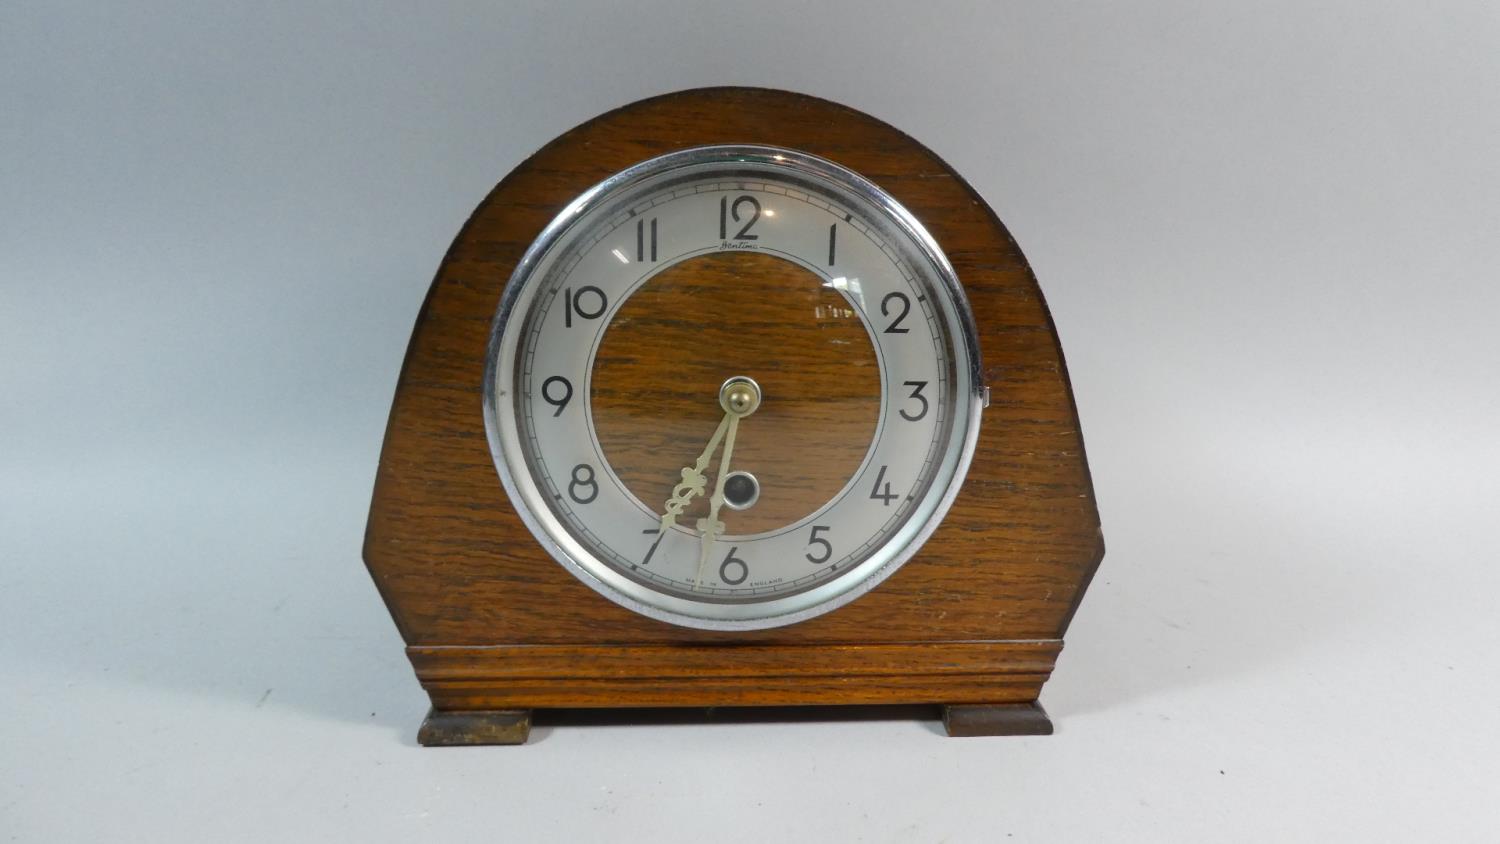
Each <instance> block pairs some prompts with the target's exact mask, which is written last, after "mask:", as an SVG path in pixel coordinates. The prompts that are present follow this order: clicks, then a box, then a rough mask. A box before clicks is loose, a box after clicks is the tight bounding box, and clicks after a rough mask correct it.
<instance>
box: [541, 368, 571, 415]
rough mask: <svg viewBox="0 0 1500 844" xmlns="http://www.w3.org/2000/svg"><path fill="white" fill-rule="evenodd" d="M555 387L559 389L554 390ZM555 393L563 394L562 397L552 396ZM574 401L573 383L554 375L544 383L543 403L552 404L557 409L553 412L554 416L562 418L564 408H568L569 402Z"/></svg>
mask: <svg viewBox="0 0 1500 844" xmlns="http://www.w3.org/2000/svg"><path fill="white" fill-rule="evenodd" d="M553 387H557V389H556V390H553V389H552V388H553ZM554 392H560V393H562V395H560V396H553V395H552V394H553V393H554ZM572 400H573V384H572V382H570V381H568V379H566V378H564V377H562V376H561V375H554V376H552V377H551V378H548V379H547V380H546V381H543V382H542V401H545V402H546V403H547V404H550V405H552V406H553V407H555V408H557V409H556V410H554V411H552V415H553V416H561V415H562V412H563V408H565V407H567V406H568V402H570V401H572Z"/></svg>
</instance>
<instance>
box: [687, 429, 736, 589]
mask: <svg viewBox="0 0 1500 844" xmlns="http://www.w3.org/2000/svg"><path fill="white" fill-rule="evenodd" d="M725 418H726V419H728V420H729V434H728V436H726V437H725V439H724V456H723V457H721V458H719V474H718V475H717V476H715V478H714V494H713V496H712V497H710V498H709V499H708V518H706V519H699V520H698V532H699V533H700V534H701V535H702V537H703V543H702V549H701V550H700V551H699V552H698V576H697V578H695V581H694V582H696V583H698V584H699V585H700V586H701V585H702V584H703V569H704V568H705V567H706V566H707V565H708V555H709V554H710V553H712V551H713V547H714V539H715V538H717V537H718V535H719V534H720V533H723V532H724V523H723V522H721V521H719V508H720V507H722V506H724V479H725V478H727V477H728V476H729V457H730V455H732V454H734V432H735V431H737V430H739V427H740V417H739V416H737V415H735V414H734V413H733V412H731V413H729V414H727V415H726V417H725Z"/></svg>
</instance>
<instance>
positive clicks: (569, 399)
mask: <svg viewBox="0 0 1500 844" xmlns="http://www.w3.org/2000/svg"><path fill="white" fill-rule="evenodd" d="M1098 525H1099V521H1098V515H1097V512H1096V510H1095V506H1094V499H1093V493H1092V489H1091V486H1090V482H1089V475H1088V468H1087V464H1086V462H1085V459H1084V453H1083V442H1082V439H1081V436H1080V433H1079V425H1078V421H1077V415H1076V412H1075V409H1074V406H1073V401H1072V396H1071V393H1070V390H1069V386H1068V383H1067V378H1066V374H1065V369H1064V367H1063V361H1062V355H1061V351H1060V348H1059V346H1058V343H1057V337H1056V333H1055V331H1054V329H1053V327H1052V324H1051V320H1050V317H1049V316H1048V313H1047V310H1046V307H1045V305H1044V303H1043V301H1042V296H1041V292H1040V290H1039V289H1038V287H1037V284H1036V280H1035V278H1034V277H1033V275H1032V273H1031V270H1030V268H1029V267H1028V265H1027V263H1026V261H1025V259H1024V258H1023V257H1022V255H1021V252H1020V250H1019V249H1018V248H1017V246H1016V244H1015V242H1014V241H1013V240H1012V239H1011V238H1010V236H1009V234H1008V233H1007V232H1006V231H1005V229H1004V228H1003V227H1002V226H1001V224H1000V222H999V221H998V220H997V219H996V218H995V216H994V214H993V212H991V211H990V209H989V208H988V206H986V205H985V204H984V202H983V201H982V200H981V199H980V198H979V197H978V196H977V195H976V194H975V193H974V191H973V190H972V189H971V188H970V187H969V186H968V185H967V184H966V183H965V182H964V181H963V180H962V179H961V178H959V177H958V176H957V175H956V174H955V173H954V172H953V171H952V170H951V169H949V168H948V166H947V165H945V164H944V163H943V162H942V161H941V160H939V159H938V158H937V157H936V156H935V155H933V153H931V152H930V151H928V150H927V149H925V148H924V147H922V146H920V145H919V144H917V143H916V142H915V141H913V140H912V139H910V138H908V137H907V136H905V135H903V134H901V133H900V132H898V131H896V130H895V129H893V128H891V127H890V126H887V125H886V124H884V123H881V122H879V121H877V120H875V119H874V118H871V117H869V116H867V115H864V114H861V113H859V112H856V111H853V110H851V109H848V108H845V107H843V106H839V105H835V104H833V103H829V102H826V101H823V100H818V99H814V98H811V97H806V96H801V95H797V94H791V93H786V92H781V91H770V90H763V89H749V88H715V89H702V90H694V91H685V92H681V93H677V94H671V95H667V96H663V97H658V98H655V99H651V100H646V101H643V102H639V103H635V104H633V105H629V106H626V107H624V108H621V109H618V110H616V111H613V112H610V113H608V114H605V115H603V116H601V117H598V118H596V119H594V120H591V121H589V122H588V123H585V124H583V125H582V126H580V127H578V128H576V129H574V130H572V131H570V132H568V133H567V134H564V135H563V136H561V137H559V138H558V139H556V140H554V141H553V142H551V143H550V144H548V145H547V146H546V147H544V148H543V149H542V150H541V151H539V152H538V153H536V154H535V155H533V156H532V157H531V158H529V159H528V160H527V161H525V162H524V163H523V164H521V165H520V166H519V167H517V168H516V169H515V170H514V171H513V172H512V173H511V174H510V175H509V176H507V177H506V178H505V179H504V180H503V181H502V182H501V183H500V184H499V185H498V186H497V187H495V188H494V190H493V191H492V192H491V193H490V194H489V196H488V197H487V198H486V199H485V200H484V202H483V203H481V205H480V206H479V208H478V209H477V210H476V211H475V212H474V214H473V216H472V217H471V218H470V220H469V221H468V223H467V225H465V226H464V227H463V229H462V231H460V232H459V234H458V237H457V239H456V240H455V241H454V243H453V245H452V247H451V249H450V250H449V252H448V255H447V256H446V257H445V258H444V260H443V262H442V264H441V266H440V267H439V268H438V272H437V276H436V278H435V279H434V281H433V283H432V287H431V290H430V291H429V293H428V296H427V301H426V302H425V304H424V305H423V307H422V312H421V315H420V316H419V318H418V320H417V326H416V329H415V332H414V334H413V336H412V339H411V344H410V346H409V348H408V352H407V357H406V361H405V364H404V366H403V368H402V372H401V377H400V382H399V384H398V386H397V390H396V398H395V402H394V405H393V407H392V410H391V417H390V423H389V428H388V431H387V434H386V441H385V447H384V450H383V451H382V454H381V460H380V467H379V471H378V476H377V480H376V487H375V496H374V502H373V505H372V508H371V514H370V522H369V529H368V534H367V537H366V543H365V560H366V562H367V564H368V566H369V569H370V572H371V574H372V575H373V576H374V579H375V582H376V584H377V586H378V587H379V589H380V592H381V594H382V596H383V597H384V598H385V601H386V603H387V605H388V606H389V608H390V610H391V612H392V615H393V616H394V617H395V620H396V623H397V626H398V627H399V628H400V631H401V634H402V636H403V637H404V639H405V641H406V643H407V653H408V655H409V657H410V659H411V661H412V663H413V665H414V666H415V668H416V672H417V676H418V677H419V679H420V680H421V682H422V685H423V687H424V688H425V689H426V690H427V692H428V694H429V695H430V696H431V699H432V704H433V710H432V713H431V714H430V715H429V717H428V719H427V721H426V722H425V723H424V725H423V727H422V729H421V731H420V733H419V737H420V739H421V741H422V742H423V743H424V744H483V743H492V744H504V743H519V742H522V741H524V740H525V737H526V734H527V731H528V729H529V724H530V715H531V712H532V711H533V710H536V709H552V708H566V709H573V708H601V707H608V708H621V709H628V708H639V707H709V706H767V705H772V706H787V705H806V706H819V705H822V706H827V705H838V704H932V705H936V706H941V707H943V715H944V722H945V723H946V724H947V727H948V730H949V732H950V733H951V734H955V735H976V734H1007V733H1044V732H1050V730H1051V724H1050V722H1049V721H1048V719H1047V716H1046V715H1045V713H1043V711H1042V710H1041V708H1040V706H1039V705H1038V704H1037V695H1038V693H1039V692H1040V690H1041V687H1042V684H1043V683H1044V682H1045V681H1046V679H1047V677H1048V675H1049V674H1050V672H1051V670H1052V667H1053V664H1054V660H1055V658H1056V657H1057V655H1058V652H1059V651H1060V649H1061V646H1062V641H1061V637H1062V634H1063V631H1064V630H1065V629H1066V627H1067V624H1068V621H1069V619H1070V617H1071V616H1072V613H1073V610H1074V608H1075V607H1076V606H1077V603H1078V601H1079V599H1080V598H1081V597H1082V594H1083V590H1084V588H1085V587H1086V586H1087V583H1088V580H1089V578H1090V577H1091V576H1092V574H1093V571H1094V569H1095V567H1096V566H1097V565H1098V562H1099V560H1100V559H1101V557H1102V555H1103V543H1102V539H1101V536H1100V532H1099V527H1098Z"/></svg>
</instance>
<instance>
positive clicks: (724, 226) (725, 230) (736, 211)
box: [719, 196, 760, 240]
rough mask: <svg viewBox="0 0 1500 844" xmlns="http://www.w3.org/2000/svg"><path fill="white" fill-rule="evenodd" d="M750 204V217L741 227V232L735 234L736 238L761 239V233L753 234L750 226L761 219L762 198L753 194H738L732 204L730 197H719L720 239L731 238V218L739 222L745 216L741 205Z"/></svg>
mask: <svg viewBox="0 0 1500 844" xmlns="http://www.w3.org/2000/svg"><path fill="white" fill-rule="evenodd" d="M742 205H749V206H750V219H749V220H748V221H747V222H746V223H745V225H744V226H743V227H741V228H740V230H739V233H738V234H736V235H735V236H734V239H735V240H759V239H760V235H758V234H751V233H750V227H751V226H753V225H755V221H756V220H759V219H760V200H758V199H756V198H755V197H753V196H737V197H735V198H734V204H732V205H731V204H730V202H729V197H727V196H725V197H721V198H720V199H719V239H720V240H728V239H729V221H730V220H731V219H733V220H734V222H736V223H738V222H739V221H740V220H741V219H743V217H741V216H740V206H742Z"/></svg>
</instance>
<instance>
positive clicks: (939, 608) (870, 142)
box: [364, 88, 1103, 646]
mask: <svg viewBox="0 0 1500 844" xmlns="http://www.w3.org/2000/svg"><path fill="white" fill-rule="evenodd" d="M731 143H745V144H769V145H778V146H784V147H791V148H794V149H799V150H802V151H805V152H809V153H812V154H814V155H818V156H821V157H823V158H827V159H830V160H832V161H834V162H837V163H839V164H842V165H844V166H845V167H848V168H850V169H852V170H854V171H856V172H858V173H860V174H862V175H864V176H865V177H867V178H869V179H871V180H872V181H874V182H875V183H876V184H878V185H879V186H880V187H882V188H884V189H885V190H886V191H887V192H889V193H890V194H891V195H892V196H894V197H895V198H896V199H897V200H898V201H900V202H901V203H902V204H903V205H905V206H906V208H907V209H909V210H910V211H911V212H912V213H913V214H914V215H915V216H916V217H917V218H918V219H920V220H921V221H922V222H923V224H924V225H925V226H926V227H927V228H928V230H929V231H930V232H931V233H932V234H933V236H934V238H935V239H936V240H937V242H938V243H939V244H940V245H941V247H942V248H943V250H944V251H945V252H946V253H947V255H948V258H949V259H950V261H951V262H952V263H953V266H954V268H955V269H956V270H957V273H958V276H959V279H960V280H961V281H962V282H963V285H964V288H965V290H966V292H967V294H968V296H969V299H970V302H971V304H972V306H973V309H974V313H975V319H976V322H977V324H978V327H979V334H980V348H981V354H982V358H983V364H984V376H985V382H986V383H987V384H988V385H989V386H990V388H991V391H992V403H991V406H990V407H989V408H987V409H986V410H985V411H984V415H983V421H982V427H981V434H980V441H979V445H978V449H977V451H976V453H975V457H974V462H973V465H972V467H971V469H970V471H969V474H968V478H967V480H966V482H965V483H964V486H963V489H962V491H961V492H960V494H959V497H958V499H957V501H956V502H955V504H954V506H953V508H952V509H951V510H950V512H949V514H948V516H947V517H946V519H945V520H944V522H943V525H942V526H941V527H940V528H939V529H938V531H937V533H936V534H935V535H934V536H933V537H932V539H930V540H929V541H928V543H927V544H926V545H925V546H924V547H923V549H922V551H921V552H920V553H918V554H917V556H916V557H914V558H913V559H912V560H911V561H910V562H908V563H907V564H906V565H905V566H904V567H903V568H902V569H901V570H900V571H898V572H896V573H895V574H894V575H893V576H892V577H891V578H890V579H889V580H887V581H886V582H885V583H883V584H882V585H880V586H879V587H878V588H876V589H875V590H873V591H872V592H870V593H869V594H867V595H865V596H863V597H861V598H859V599H858V600H856V601H854V602H853V603H851V604H849V605H848V606H845V607H843V608H841V609H839V610H837V611H835V612H832V613H829V614H827V615H824V616H820V617H818V618H815V619H812V620H810V621H806V622H803V623H800V624H796V625H792V626H790V627H785V628H778V629H773V630H768V631H759V632H756V633H714V632H707V631H699V630H690V629H686V628H679V627H674V626H671V625H668V624H665V623H663V622H659V621H655V620H652V619H649V618H645V617H643V616H639V615H636V614H634V613H632V612H630V611H629V610H627V609H625V608H623V607H620V606H617V605H615V604H614V603H612V602H610V601H608V600H606V599H605V598H603V597H602V596H600V595H597V594H595V593H594V592H593V591H592V590H590V589H589V588H587V587H586V586H585V585H584V584H582V583H580V582H578V581H577V580H576V579H575V578H574V577H573V575H572V574H570V573H569V572H567V571H566V570H565V569H564V568H563V567H562V566H561V565H559V564H558V563H557V562H556V561H554V560H553V559H552V558H551V557H550V556H548V554H547V553H546V551H544V550H543V549H542V548H541V547H540V546H539V545H538V544H537V543H536V541H535V540H534V539H533V537H532V536H531V534H530V533H529V532H528V531H527V529H526V527H525V526H524V525H523V524H522V522H521V520H520V519H519V517H518V516H517V515H516V514H515V512H514V510H513V509H512V507H511V505H510V502H509V501H508V500H507V498H506V495H505V491H504V489H503V488H502V487H501V485H500V481H499V478H498V477H497V475H496V472H495V468H494V464H493V462H492V460H491V458H490V454H489V449H488V445H487V442H486V438H485V432H484V423H483V418H482V414H481V400H480V394H481V384H482V377H483V371H484V357H485V352H486V343H487V341H488V335H489V328H490V321H491V319H492V317H493V316H494V313H495V309H496V307H497V305H498V303H499V301H500V296H501V291H502V289H503V288H504V286H505V283H506V281H507V279H508V278H509V276H510V274H511V271H512V270H513V269H514V268H515V265H516V263H517V262H518V261H519V259H520V258H521V255H522V254H523V253H524V252H525V250H526V248H527V246H529V245H530V243H531V242H532V240H534V239H535V238H536V236H537V235H538V234H539V233H540V232H541V231H542V229H543V228H544V227H545V226H546V225H547V223H548V222H549V221H550V220H551V219H552V218H553V217H554V216H555V215H556V214H557V213H558V212H559V211H560V210H561V209H562V208H563V207H564V206H565V205H566V204H567V203H568V202H569V201H570V200H572V199H573V198H575V197H576V196H577V195H578V194H580V193H582V192H583V191H584V190H586V189H587V188H589V187H591V186H592V185H594V184H596V183H598V182H599V181H601V180H603V179H604V178H606V177H608V176H610V175H611V174H613V173H616V172H618V171H620V170H623V169H625V168H626V167H629V166H630V165H632V164H636V163H638V162H640V161H643V160H645V159H648V158H652V157H654V156H657V155H661V154H663V153H666V152H670V151H672V150H677V149H685V148H688V147H694V146H702V145H707V144H731ZM1098 526H1099V519H1098V513H1097V510H1096V509H1095V504H1094V497H1093V489H1092V485H1091V483H1090V480H1089V474H1088V467H1087V464H1086V461H1085V458H1084V452H1083V441H1082V438H1081V435H1080V432H1079V424H1078V419H1077V415H1076V411H1075V409H1074V405H1073V399H1072V395H1071V391H1070V388H1069V384H1068V380H1067V374H1066V369H1065V367H1064V364H1063V359H1062V353H1061V350H1060V347H1059V345H1058V342H1057V336H1056V332H1055V330H1054V328H1053V325H1052V320H1051V317H1050V315H1049V314H1048V312H1047V308H1046V305H1045V303H1044V301H1043V299H1042V294H1041V291H1040V289H1039V288H1038V286H1037V283H1036V279H1035V278H1034V277H1033V275H1032V272H1031V269H1030V267H1029V266H1028V265H1027V263H1026V259H1025V258H1024V257H1023V256H1022V254H1021V251H1020V249H1019V247H1017V245H1016V243H1015V241H1014V240H1013V239H1012V238H1011V237H1010V235H1009V233H1008V232H1007V231H1006V230H1005V228H1004V226H1002V225H1001V223H1000V221H999V220H998V219H996V217H995V215H994V213H993V212H992V211H991V210H990V209H989V207H988V206H987V205H986V204H985V203H984V202H983V200H981V199H980V197H979V196H978V194H976V193H975V192H974V191H973V189H972V188H970V187H969V185H968V184H967V183H965V182H964V180H963V179H962V178H960V177H959V176H958V174H957V173H955V172H954V171H953V170H952V169H950V168H949V167H948V166H947V165H946V164H945V163H943V161H942V160H940V159H939V158H938V157H937V156H936V155H934V154H933V153H932V152H931V151H929V150H928V149H926V148H925V147H923V146H922V145H921V144H919V143H917V142H916V141H915V140H913V139H912V138H910V137H908V136H907V135H905V134H903V133H902V132H900V131H898V130H897V129H895V128H893V127H891V126H889V125H887V124H885V123H883V122H881V121H879V120H876V119H875V118H873V117H870V116H869V115H866V114H863V113H861V112H858V111H855V110H853V109H850V108H847V107H845V106H841V105H838V104H836V103H832V102H828V101H826V100H820V99H817V98H814V97H809V96H805V95H800V94H793V93H788V92H784V91H774V90H767V89H759V88H703V89H697V90H690V91H682V92H678V93H674V94H667V95H664V96H660V97H655V98H652V99H648V100H643V101H640V102H637V103H633V104H631V105H627V106H624V107H622V108H619V109H616V110H614V111H611V112H609V113H607V114H604V115H601V116H600V117H597V118H595V119H593V120H590V121H588V122H587V123H584V124H583V125H581V126H579V127H577V128H575V129H572V130H570V131H568V132H567V133H565V134H563V135H562V136H560V137H558V138H557V139H556V140H554V141H552V142H551V143H549V144H547V145H546V146H545V147H543V148H542V149H541V150H539V151H538V152H537V153H536V154H534V155H532V156H531V157H530V158H528V159H527V160H526V161H524V162H523V163H522V164H520V165H519V166H518V167H516V169H515V170H513V171H512V172H511V173H510V174H509V175H508V176H506V177H505V179H504V180H502V181H501V182H500V184H499V185H497V186H496V187H495V189H494V190H493V191H491V192H490V194H489V195H488V196H487V197H486V198H485V199H484V201H483V202H481V203H480V205H479V207H478V208H477V209H476V210H475V211H474V213H473V215H472V217H471V218H470V219H469V221H468V223H467V224H466V225H465V226H464V227H463V229H462V230H461V231H460V232H459V234H458V237H457V238H456V239H455V240H454V242H453V245H452V246H451V247H450V249H449V251H448V254H447V255H446V257H444V259H443V261H442V264H441V266H440V267H439V268H438V271H437V275H436V277H435V278H434V279H433V282H432V286H431V288H430V290H429V291H428V294H427V299H426V301H425V302H424V303H423V306H422V310H421V314H420V315H419V316H418V318H417V324H416V327H415V329H414V332H413V335H412V338H411V342H410V345H409V346H408V349H407V355H406V360H405V362H404V364H403V366H402V371H401V377H400V381H399V383H398V386H397V390H396V396H395V399H394V402H393V405H392V408H391V416H390V421H389V424H388V428H387V431H386V440H385V445H384V448H383V450H382V452H381V458H380V467H379V470H378V474H377V478H376V484H375V495H374V500H373V502H372V505H371V512H370V521H369V525H368V529H367V532H366V537H365V550H364V556H365V561H366V563H367V565H368V566H369V569H370V572H371V574H372V576H373V577H374V579H375V582H376V585H377V587H378V588H379V590H380V592H381V595H382V596H383V597H384V599H385V601H386V604H387V606H388V607H389V608H390V610H391V613H392V615H393V616H394V618H395V620H396V623H397V626H398V627H399V628H400V631H401V633H402V636H403V637H404V638H405V640H406V642H407V644H408V645H411V646H426V645H497V644H543V643H553V644H558V643H598V642H609V643H624V642H635V643H660V644H666V643H674V642H707V641H718V640H726V639H729V640H737V641H756V642H764V643H787V644H791V643H830V642H855V641H858V642H871V641H887V642H928V641H963V640H968V641H988V640H1035V639H1056V638H1060V637H1061V635H1062V632H1063V630H1064V629H1065V628H1066V626H1067V623H1068V621H1069V619H1070V618H1071V616H1072V612H1073V609H1074V607H1075V606H1076V603H1077V601H1078V599H1079V598H1081V596H1082V593H1083V590H1084V589H1085V588H1086V587H1087V585H1088V581H1089V579H1090V577H1091V576H1092V574H1093V571H1094V569H1095V567H1096V566H1097V565H1098V563H1099V560H1100V559H1101V557H1102V555H1103V541H1102V539H1101V536H1100V533H1099V527H1098Z"/></svg>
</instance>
